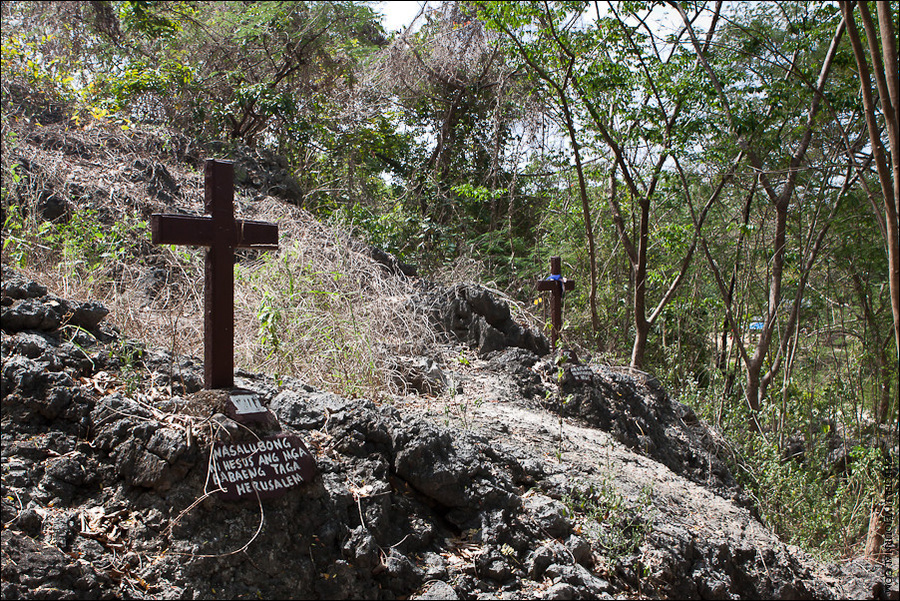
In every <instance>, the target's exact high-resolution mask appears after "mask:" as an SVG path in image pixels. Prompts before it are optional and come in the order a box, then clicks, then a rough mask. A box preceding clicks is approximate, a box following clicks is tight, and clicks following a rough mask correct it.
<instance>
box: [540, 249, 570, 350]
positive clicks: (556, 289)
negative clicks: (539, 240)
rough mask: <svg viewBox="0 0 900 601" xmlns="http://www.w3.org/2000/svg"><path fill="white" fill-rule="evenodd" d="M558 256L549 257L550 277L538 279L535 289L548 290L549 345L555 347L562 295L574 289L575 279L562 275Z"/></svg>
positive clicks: (560, 317) (560, 322)
mask: <svg viewBox="0 0 900 601" xmlns="http://www.w3.org/2000/svg"><path fill="white" fill-rule="evenodd" d="M561 263H562V262H561V261H560V258H559V257H550V277H549V278H547V279H546V280H540V281H539V282H538V283H537V289H538V290H541V291H544V290H549V291H550V325H551V328H550V345H551V346H552V347H553V348H556V338H557V336H559V332H560V330H561V329H562V297H563V294H564V293H565V291H566V290H574V289H575V280H567V279H566V278H564V277H563V276H562V269H561V267H560V265H561Z"/></svg>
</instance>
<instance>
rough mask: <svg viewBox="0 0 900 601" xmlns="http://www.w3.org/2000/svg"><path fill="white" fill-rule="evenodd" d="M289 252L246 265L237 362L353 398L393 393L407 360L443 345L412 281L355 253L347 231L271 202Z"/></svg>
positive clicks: (240, 279) (265, 206)
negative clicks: (399, 361) (397, 364)
mask: <svg viewBox="0 0 900 601" xmlns="http://www.w3.org/2000/svg"><path fill="white" fill-rule="evenodd" d="M260 209H261V211H260V214H259V215H257V217H256V218H263V219H266V220H268V221H273V222H275V223H278V225H279V230H280V236H281V240H282V243H281V245H282V248H281V249H280V250H279V252H278V253H277V254H275V253H271V254H266V255H264V256H262V257H260V258H259V259H258V260H256V261H254V262H253V263H252V264H248V265H243V266H239V267H238V271H237V276H236V290H235V296H236V298H237V299H238V300H237V301H236V307H235V316H236V318H235V322H236V323H235V348H236V355H237V357H236V362H237V363H238V364H240V365H243V366H246V367H247V368H248V369H252V370H254V371H261V372H266V373H274V374H283V375H292V376H297V377H301V378H303V379H304V380H306V381H308V382H309V383H311V384H312V385H314V386H315V387H317V388H321V389H327V390H331V391H333V392H336V393H339V394H342V395H344V396H362V395H372V394H378V393H393V392H396V391H395V390H393V388H392V386H393V384H392V377H391V373H390V370H389V368H388V366H389V365H390V364H391V358H392V357H393V356H395V355H397V354H414V353H417V352H420V351H421V350H422V348H423V346H424V345H426V344H428V343H431V342H433V341H434V334H433V331H432V330H431V329H430V327H429V325H428V318H427V315H425V313H424V310H423V309H422V308H421V307H420V306H417V305H414V304H413V303H411V302H409V301H410V298H411V297H412V295H413V294H414V290H413V288H412V285H411V283H410V282H408V281H407V280H405V279H403V278H397V277H395V276H392V275H390V274H389V273H388V272H387V271H386V270H385V269H383V268H382V267H381V266H380V265H378V264H377V263H375V262H374V261H373V260H371V259H370V258H369V257H367V256H365V255H363V254H360V253H358V252H356V251H354V250H353V249H352V244H351V240H350V238H349V235H348V234H347V233H346V232H343V231H341V230H339V229H336V228H333V227H326V226H324V225H322V224H320V223H319V222H318V221H316V220H315V219H313V218H312V217H311V216H310V215H309V214H308V213H306V212H305V211H302V210H300V209H297V208H295V207H292V206H290V205H285V204H283V203H279V202H278V201H276V200H274V199H266V201H264V203H262V204H261V205H260Z"/></svg>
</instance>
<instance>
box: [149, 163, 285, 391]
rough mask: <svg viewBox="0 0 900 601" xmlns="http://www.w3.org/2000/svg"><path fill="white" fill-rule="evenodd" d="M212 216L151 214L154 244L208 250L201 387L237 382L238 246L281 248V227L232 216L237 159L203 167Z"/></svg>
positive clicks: (208, 203)
mask: <svg viewBox="0 0 900 601" xmlns="http://www.w3.org/2000/svg"><path fill="white" fill-rule="evenodd" d="M205 205H206V212H207V213H209V214H210V216H193V215H160V214H154V215H151V216H150V237H151V241H152V242H153V244H189V245H198V246H207V247H209V248H208V250H207V251H206V276H205V292H204V305H205V306H204V314H205V319H204V321H205V323H204V334H203V385H204V386H205V387H206V388H208V389H213V388H231V387H233V386H234V249H235V248H255V249H259V250H275V249H277V248H278V225H277V224H274V223H265V222H262V221H243V220H240V219H235V218H234V163H233V162H232V161H222V160H217V159H210V160H208V161H206V169H205Z"/></svg>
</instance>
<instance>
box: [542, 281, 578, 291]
mask: <svg viewBox="0 0 900 601" xmlns="http://www.w3.org/2000/svg"><path fill="white" fill-rule="evenodd" d="M562 284H563V286H564V287H565V289H566V290H575V280H566V281H565V282H563V283H562ZM537 289H538V290H559V282H558V281H557V280H541V281H540V282H538V283H537Z"/></svg>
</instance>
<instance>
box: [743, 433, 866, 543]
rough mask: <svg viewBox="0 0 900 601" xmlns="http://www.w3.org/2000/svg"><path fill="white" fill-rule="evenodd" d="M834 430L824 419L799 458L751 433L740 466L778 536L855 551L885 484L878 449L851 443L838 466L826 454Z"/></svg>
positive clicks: (790, 541) (791, 540)
mask: <svg viewBox="0 0 900 601" xmlns="http://www.w3.org/2000/svg"><path fill="white" fill-rule="evenodd" d="M833 436H834V433H833V432H830V429H829V427H828V425H827V424H823V425H822V427H821V429H820V430H819V431H817V432H813V433H812V440H809V441H807V449H808V450H807V452H806V454H805V456H804V457H803V458H802V461H801V460H798V459H785V458H784V456H783V455H784V453H783V451H781V450H779V448H778V446H777V445H776V444H773V443H772V442H768V441H766V440H765V439H763V438H762V437H760V436H754V435H750V436H749V438H748V439H747V440H746V443H745V445H744V451H745V454H744V455H743V457H742V460H743V461H742V464H741V470H740V472H739V473H740V475H741V480H742V481H743V482H744V484H745V486H747V487H748V489H749V490H751V491H752V492H753V493H754V495H755V496H756V499H757V501H758V502H759V506H760V510H761V512H762V514H763V515H764V516H765V518H766V521H767V522H768V523H769V525H770V526H771V527H772V528H773V529H774V530H775V532H776V533H777V534H778V535H779V536H780V537H781V539H782V540H784V541H785V542H787V543H790V544H797V545H801V546H804V547H805V548H806V549H807V550H809V551H811V552H814V553H816V554H817V555H819V556H824V557H829V556H833V555H834V554H841V555H849V554H853V553H854V552H858V550H859V547H860V544H861V543H862V542H864V537H865V532H866V529H867V527H868V523H869V512H870V509H871V507H872V504H873V502H874V501H875V500H876V499H877V498H878V495H879V491H880V490H883V487H884V482H883V480H882V464H881V452H880V450H879V449H878V448H872V447H862V446H854V447H852V448H851V449H850V450H849V456H848V457H847V458H846V467H845V468H841V467H840V464H839V463H836V462H835V460H834V456H833V455H831V454H829V445H828V439H829V438H832V437H833Z"/></svg>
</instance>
